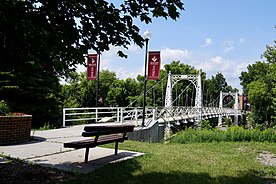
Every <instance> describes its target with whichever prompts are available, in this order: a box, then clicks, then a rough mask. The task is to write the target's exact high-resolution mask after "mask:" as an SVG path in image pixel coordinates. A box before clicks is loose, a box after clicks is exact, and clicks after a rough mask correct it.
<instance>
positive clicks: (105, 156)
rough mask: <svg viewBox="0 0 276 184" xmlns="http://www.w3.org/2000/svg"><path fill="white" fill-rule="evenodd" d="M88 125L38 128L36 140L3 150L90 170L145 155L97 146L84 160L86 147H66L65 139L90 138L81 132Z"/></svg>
mask: <svg viewBox="0 0 276 184" xmlns="http://www.w3.org/2000/svg"><path fill="white" fill-rule="evenodd" d="M84 126H85V125H79V126H73V127H67V128H60V129H53V130H46V131H34V132H32V136H33V140H32V141H28V142H25V143H21V144H16V145H8V146H0V154H4V155H5V156H10V157H12V158H19V159H22V160H25V161H27V162H31V163H34V164H39V165H42V166H48V167H53V168H57V169H61V170H66V171H75V172H81V173H88V172H91V171H93V170H95V169H97V168H99V167H102V166H104V165H107V164H109V163H114V162H118V161H122V160H126V159H130V158H133V157H136V156H141V155H143V153H137V152H131V151H125V150H120V149H119V150H118V155H114V149H107V148H100V147H96V148H91V149H90V153H89V162H88V163H84V153H85V149H80V150H74V149H70V148H63V143H64V142H69V141H75V140H82V139H87V138H84V137H82V136H80V135H81V133H82V130H83V127H84ZM122 144H123V143H122ZM3 161H4V159H3V158H1V157H0V163H1V162H3Z"/></svg>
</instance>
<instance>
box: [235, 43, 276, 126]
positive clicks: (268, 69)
mask: <svg viewBox="0 0 276 184" xmlns="http://www.w3.org/2000/svg"><path fill="white" fill-rule="evenodd" d="M275 53H276V46H275V45H274V46H267V47H266V51H265V52H264V54H263V55H262V58H263V59H264V60H263V61H257V62H256V63H254V64H252V65H249V66H248V67H247V70H248V71H246V72H242V73H241V76H240V80H241V85H242V86H243V89H244V92H245V94H247V95H248V99H249V103H250V105H251V106H253V108H252V110H253V111H252V113H253V119H254V123H256V124H260V125H261V126H262V124H265V125H264V126H267V125H268V127H273V126H275V124H276V118H275V117H276V75H275V70H276V62H275V61H276V58H275V57H276V54H275Z"/></svg>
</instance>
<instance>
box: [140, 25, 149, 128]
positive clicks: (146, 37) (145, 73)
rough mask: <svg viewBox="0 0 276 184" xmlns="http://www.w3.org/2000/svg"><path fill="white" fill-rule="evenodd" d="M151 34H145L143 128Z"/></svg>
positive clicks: (143, 123) (147, 32)
mask: <svg viewBox="0 0 276 184" xmlns="http://www.w3.org/2000/svg"><path fill="white" fill-rule="evenodd" d="M150 36H151V33H150V32H149V30H147V31H146V32H144V39H145V41H146V53H145V70H144V99H143V117H142V126H145V111H146V109H145V108H146V90H147V89H146V88H147V61H148V44H149V39H150Z"/></svg>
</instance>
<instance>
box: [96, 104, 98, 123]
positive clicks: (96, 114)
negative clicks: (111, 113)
mask: <svg viewBox="0 0 276 184" xmlns="http://www.w3.org/2000/svg"><path fill="white" fill-rule="evenodd" d="M96 123H98V108H97V107H96Z"/></svg>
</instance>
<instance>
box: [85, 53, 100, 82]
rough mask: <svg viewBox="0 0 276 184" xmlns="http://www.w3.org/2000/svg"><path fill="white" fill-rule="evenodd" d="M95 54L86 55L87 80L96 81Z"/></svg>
mask: <svg viewBox="0 0 276 184" xmlns="http://www.w3.org/2000/svg"><path fill="white" fill-rule="evenodd" d="M97 61H98V55H97V54H88V60H87V72H86V74H87V80H96V79H97V63H98V62H97Z"/></svg>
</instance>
